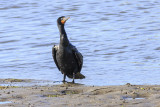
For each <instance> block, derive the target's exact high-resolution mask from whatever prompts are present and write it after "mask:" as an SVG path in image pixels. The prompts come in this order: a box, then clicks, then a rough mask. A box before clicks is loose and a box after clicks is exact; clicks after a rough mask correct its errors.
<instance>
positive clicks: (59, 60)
mask: <svg viewBox="0 0 160 107" xmlns="http://www.w3.org/2000/svg"><path fill="white" fill-rule="evenodd" d="M68 19H69V17H65V16H62V17H59V18H58V19H57V26H58V29H59V32H60V43H59V45H54V46H53V48H52V56H53V59H54V62H55V64H56V66H57V68H58V69H59V71H61V73H62V74H64V78H63V82H65V79H66V76H67V77H69V78H73V81H72V82H73V83H74V79H83V78H85V76H84V75H82V74H81V73H80V72H81V69H82V65H83V56H82V54H81V53H80V52H79V51H78V50H77V48H76V47H75V46H73V45H72V44H71V43H70V42H69V40H68V37H67V34H66V32H65V29H64V24H65V22H66V21H67V20H68Z"/></svg>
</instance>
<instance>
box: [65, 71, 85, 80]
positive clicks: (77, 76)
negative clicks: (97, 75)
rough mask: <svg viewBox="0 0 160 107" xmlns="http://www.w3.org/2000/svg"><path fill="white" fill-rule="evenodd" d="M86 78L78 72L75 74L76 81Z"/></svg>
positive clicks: (71, 76) (70, 76)
mask: <svg viewBox="0 0 160 107" xmlns="http://www.w3.org/2000/svg"><path fill="white" fill-rule="evenodd" d="M67 76H68V77H69V78H73V75H67ZM84 78H85V76H84V75H83V74H81V73H80V72H77V73H76V74H75V79H84Z"/></svg>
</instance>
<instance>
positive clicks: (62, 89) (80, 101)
mask: <svg viewBox="0 0 160 107" xmlns="http://www.w3.org/2000/svg"><path fill="white" fill-rule="evenodd" d="M33 81H34V80H19V79H0V107H99V106H101V107H160V94H159V93H160V85H131V84H129V83H127V84H126V85H119V86H85V85H82V84H72V83H65V84H61V85H32V86H13V85H12V84H13V83H14V85H15V84H16V83H17V84H18V83H19V82H21V83H22V84H23V83H32V82H33ZM43 82H45V81H43ZM6 83H9V84H10V85H9V86H3V84H6Z"/></svg>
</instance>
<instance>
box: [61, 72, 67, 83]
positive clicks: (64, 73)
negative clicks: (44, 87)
mask: <svg viewBox="0 0 160 107" xmlns="http://www.w3.org/2000/svg"><path fill="white" fill-rule="evenodd" d="M65 79H66V74H65V73H64V77H63V81H62V82H66V81H65Z"/></svg>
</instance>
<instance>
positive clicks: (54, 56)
mask: <svg viewBox="0 0 160 107" xmlns="http://www.w3.org/2000/svg"><path fill="white" fill-rule="evenodd" d="M58 49H59V46H58V45H54V46H53V47H52V56H53V60H54V62H55V64H56V66H57V68H58V69H59V70H60V68H59V66H58V63H57V59H56V53H57V51H58Z"/></svg>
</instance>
